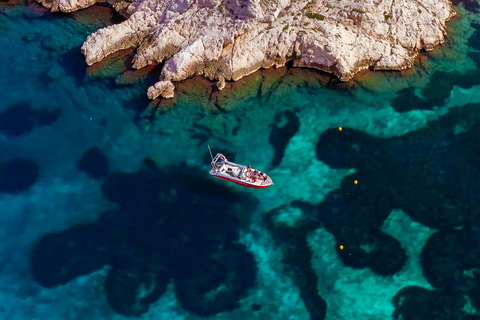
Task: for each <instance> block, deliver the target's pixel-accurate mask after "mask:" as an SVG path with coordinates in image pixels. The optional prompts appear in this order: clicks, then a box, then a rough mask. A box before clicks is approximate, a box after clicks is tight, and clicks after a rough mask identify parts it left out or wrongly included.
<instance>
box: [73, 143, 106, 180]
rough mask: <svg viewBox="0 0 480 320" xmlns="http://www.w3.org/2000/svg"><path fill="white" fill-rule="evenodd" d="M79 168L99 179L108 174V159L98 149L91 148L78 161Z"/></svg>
mask: <svg viewBox="0 0 480 320" xmlns="http://www.w3.org/2000/svg"><path fill="white" fill-rule="evenodd" d="M77 167H78V169H79V170H80V171H84V172H86V173H87V174H88V175H89V176H90V177H92V178H94V179H99V178H102V177H105V176H106V175H107V174H108V171H109V169H108V167H109V165H108V159H107V157H106V156H105V155H104V154H103V152H102V150H100V149H99V148H98V147H91V148H90V149H88V150H87V151H85V153H84V154H83V155H82V157H81V158H80V160H78V163H77Z"/></svg>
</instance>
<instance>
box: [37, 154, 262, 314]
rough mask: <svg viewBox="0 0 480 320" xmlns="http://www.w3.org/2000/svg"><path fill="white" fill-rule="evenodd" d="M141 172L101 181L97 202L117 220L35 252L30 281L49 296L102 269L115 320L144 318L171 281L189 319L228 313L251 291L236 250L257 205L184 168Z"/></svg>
mask: <svg viewBox="0 0 480 320" xmlns="http://www.w3.org/2000/svg"><path fill="white" fill-rule="evenodd" d="M144 165H145V166H144V167H143V168H142V169H140V170H139V171H137V172H135V173H114V174H110V175H108V176H107V178H106V181H105V182H104V184H103V185H102V192H103V194H104V195H105V197H106V198H107V199H109V200H110V201H112V202H113V203H116V204H117V205H118V207H119V209H118V210H116V211H110V212H104V213H103V214H102V216H101V217H100V219H98V220H97V221H96V222H93V223H89V224H86V225H78V226H74V227H71V228H70V229H68V230H64V231H60V232H57V233H50V234H47V235H45V236H43V237H42V238H41V239H40V240H39V241H38V242H37V243H36V245H35V246H34V248H33V251H32V255H31V259H30V262H31V267H32V273H33V276H34V279H35V280H36V281H37V282H38V283H39V284H40V285H42V286H44V287H48V288H51V287H56V286H58V285H62V284H65V283H68V282H69V281H71V280H73V279H75V278H76V277H79V276H81V275H85V274H89V273H91V272H93V271H96V270H99V269H101V268H103V267H104V266H105V265H108V266H110V269H109V271H108V275H107V277H106V279H105V283H104V290H105V294H106V297H107V301H108V302H109V304H110V306H111V307H112V308H113V310H115V311H116V312H117V313H120V314H123V315H126V316H139V315H141V314H143V313H144V312H146V311H147V310H148V308H149V306H150V304H152V303H153V302H155V301H157V300H158V299H159V298H160V296H162V294H163V293H164V292H165V290H166V287H167V284H168V283H170V282H171V281H172V280H173V283H174V291H175V295H176V297H177V298H178V300H179V302H180V304H181V305H182V307H183V308H184V309H185V310H187V311H189V312H191V313H194V314H197V315H200V316H211V315H214V314H217V313H219V312H223V311H229V310H233V309H235V308H236V307H237V303H238V301H239V299H241V298H242V297H243V296H245V295H246V294H247V290H248V289H250V288H252V287H253V286H254V285H255V277H256V271H257V265H256V262H255V259H254V257H253V255H252V253H250V252H249V251H248V250H247V248H246V247H245V246H244V245H242V244H238V243H237V242H238V238H239V235H238V231H239V229H240V228H242V226H243V224H242V221H241V219H245V217H247V216H248V214H249V213H251V212H253V210H254V209H255V207H256V205H257V201H256V200H255V199H254V198H253V197H252V196H249V195H248V194H242V193H238V192H235V191H231V190H230V189H225V188H224V187H223V186H222V185H221V184H219V183H217V182H216V181H213V180H211V179H209V178H208V177H205V175H204V174H203V173H201V170H199V169H198V168H194V167H191V166H188V165H187V164H185V163H183V164H181V165H179V166H172V167H167V168H159V169H156V165H155V163H153V161H152V160H150V159H148V160H146V161H145V163H144ZM199 172H200V173H199ZM205 194H208V195H209V196H208V197H206V196H204V195H205ZM186 199H187V201H186ZM240 217H241V219H240Z"/></svg>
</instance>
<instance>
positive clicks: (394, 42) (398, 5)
mask: <svg viewBox="0 0 480 320" xmlns="http://www.w3.org/2000/svg"><path fill="white" fill-rule="evenodd" d="M38 1H39V2H41V3H42V4H43V5H45V6H46V7H48V8H50V9H51V10H52V11H64V12H71V11H74V10H78V9H82V8H85V7H88V6H90V5H92V4H94V3H96V2H97V1H98V0H52V1H50V0H48V1H47V0H38ZM111 3H112V5H113V7H114V8H117V9H118V10H124V9H125V8H127V9H126V12H125V15H126V16H127V17H128V18H127V20H126V21H124V22H122V23H119V24H117V25H112V26H109V27H106V28H103V29H100V30H98V31H97V32H95V33H93V34H91V35H90V36H89V37H88V38H87V40H86V42H85V43H84V44H83V46H82V52H83V53H84V55H85V60H86V62H87V64H88V65H92V64H94V63H96V62H99V61H101V60H102V59H104V58H105V57H106V56H107V55H109V54H111V53H114V52H117V51H119V50H122V49H127V48H130V47H135V48H137V51H136V54H135V57H134V60H133V67H134V68H137V69H138V68H142V67H145V66H147V65H150V64H153V63H159V62H162V61H165V64H164V66H163V70H162V73H161V75H160V81H159V82H157V83H156V84H154V85H153V86H151V87H150V88H149V89H148V96H149V98H151V99H154V98H156V97H158V96H160V95H162V96H163V97H173V94H174V85H173V83H172V82H175V81H180V80H184V79H187V78H189V77H191V76H193V75H197V74H201V75H204V76H205V77H207V78H209V79H212V80H218V83H217V86H218V88H219V89H222V88H223V87H224V86H225V81H226V80H238V79H240V78H241V77H243V76H245V75H248V74H250V73H252V72H254V71H256V70H258V69H260V68H268V67H271V66H283V65H284V64H285V63H286V62H287V61H293V64H294V66H301V67H312V68H316V69H320V70H324V71H327V72H332V73H334V74H335V75H337V76H338V77H339V78H340V79H341V80H344V81H346V80H349V79H351V78H352V77H353V76H354V74H355V73H356V72H358V71H359V70H361V69H365V68H368V67H373V68H375V69H395V70H401V69H404V68H407V67H409V66H411V65H412V63H413V60H414V58H415V56H416V55H417V54H418V52H419V51H420V50H422V49H426V50H430V49H432V48H433V47H434V46H436V45H438V44H439V43H442V42H443V41H444V37H445V35H446V27H445V23H446V21H447V20H449V19H450V18H451V17H452V16H453V15H454V14H455V12H454V11H453V9H452V5H451V2H450V1H448V0H438V1H433V0H421V1H412V0H397V1H392V0H385V1H380V2H378V1H373V0H368V1H361V2H359V1H355V0H346V1H342V2H338V1H333V0H318V1H315V0H314V1H308V0H300V1H291V0H275V1H268V2H264V1H260V0H254V1H230V0H224V1H222V0H137V1H134V2H133V3H131V4H129V2H126V1H115V0H113V1H111Z"/></svg>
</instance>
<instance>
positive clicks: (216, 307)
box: [0, 1, 480, 320]
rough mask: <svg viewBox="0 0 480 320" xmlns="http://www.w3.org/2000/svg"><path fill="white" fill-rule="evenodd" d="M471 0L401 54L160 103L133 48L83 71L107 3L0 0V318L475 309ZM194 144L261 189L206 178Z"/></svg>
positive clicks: (201, 89)
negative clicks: (253, 174)
mask: <svg viewBox="0 0 480 320" xmlns="http://www.w3.org/2000/svg"><path fill="white" fill-rule="evenodd" d="M475 3H476V2H474V1H473V2H465V4H462V3H456V5H458V7H457V9H458V11H459V12H460V13H461V14H460V16H459V17H457V18H455V19H453V20H452V21H450V22H449V24H448V26H449V36H448V38H447V42H446V43H445V44H444V45H442V46H440V48H437V49H436V50H434V51H433V52H430V53H422V55H421V56H420V57H419V58H418V61H417V63H416V65H415V67H414V68H412V69H411V70H407V71H404V72H378V71H366V72H364V73H362V74H360V75H358V76H357V77H356V78H355V79H354V80H353V81H351V82H349V83H340V82H338V81H337V80H336V79H335V78H334V77H332V76H330V75H327V74H323V73H320V72H316V71H309V70H304V69H296V68H291V67H284V68H279V69H276V70H262V71H259V72H257V73H254V74H252V75H250V76H248V77H245V78H244V79H241V80H240V81H238V82H236V83H228V84H227V87H226V88H225V89H224V90H223V91H221V92H218V91H216V90H215V89H214V87H213V83H210V82H208V81H206V80H205V79H202V78H200V77H197V78H195V79H191V80H187V81H185V82H183V83H180V84H178V85H177V90H176V97H175V99H173V100H169V101H166V100H164V101H148V99H147V98H146V90H147V88H148V86H149V85H151V84H152V83H154V82H155V81H156V79H157V77H158V74H159V67H157V68H154V69H152V70H151V71H150V73H148V74H147V73H146V72H143V71H141V72H137V73H132V71H131V70H127V69H128V65H129V61H130V60H131V52H129V51H126V52H123V53H122V54H120V55H116V56H114V57H111V58H109V59H107V61H106V62H104V63H102V64H101V65H98V66H94V67H89V68H87V67H86V65H85V63H84V60H83V56H82V54H81V52H80V46H81V45H82V43H83V41H85V38H86V37H87V36H88V34H89V33H91V32H93V31H95V30H97V29H98V28H99V27H101V26H104V25H107V24H110V23H112V22H118V19H119V17H117V16H116V15H114V14H112V13H111V12H110V9H108V6H96V7H95V8H93V9H88V10H90V11H88V10H86V11H82V12H80V13H78V14H72V15H63V14H50V13H48V12H46V11H45V10H42V9H41V8H40V7H39V6H38V5H35V4H28V5H23V4H20V5H7V4H4V3H0V48H2V50H1V51H0V61H2V62H1V63H0V101H1V102H0V150H1V152H0V208H1V209H0V212H1V215H0V217H1V220H0V222H1V223H0V225H1V228H0V237H1V238H0V240H1V245H0V257H1V262H0V301H1V302H2V303H1V304H0V305H1V307H0V317H2V319H3V318H4V319H22V318H25V319H100V318H104V319H123V318H126V317H132V316H133V317H138V318H145V319H167V318H168V319H176V318H178V319H199V318H203V317H211V318H217V319H315V320H316V319H355V320H358V319H390V318H392V319H469V320H470V319H480V294H479V293H480V273H479V270H480V258H479V257H480V230H479V228H480V203H479V202H480V200H479V199H480V198H479V196H478V195H479V194H480V160H479V156H478V155H479V153H480V73H479V67H480V18H479V16H478V14H477V13H476V10H478V8H477V6H476V5H475ZM464 6H465V8H467V9H468V10H465V9H464ZM93 14H95V18H91V19H86V18H85V17H86V16H89V15H90V16H92V15H93ZM144 71H145V70H144ZM136 78H138V80H137V81H133V80H132V79H136ZM340 127H341V129H340ZM207 145H210V146H211V147H212V149H213V151H214V152H223V153H224V154H226V155H227V156H228V158H229V159H231V160H235V161H236V162H239V163H243V164H252V166H254V167H256V168H259V169H261V170H265V171H267V173H268V174H269V175H270V176H271V177H272V179H273V180H274V182H275V185H274V186H273V187H270V188H267V189H264V190H250V189H245V188H243V187H240V186H237V185H232V184H228V183H226V182H224V181H219V180H215V179H214V178H213V177H210V175H209V174H208V170H209V162H210V161H209V158H210V156H209V154H208V149H207Z"/></svg>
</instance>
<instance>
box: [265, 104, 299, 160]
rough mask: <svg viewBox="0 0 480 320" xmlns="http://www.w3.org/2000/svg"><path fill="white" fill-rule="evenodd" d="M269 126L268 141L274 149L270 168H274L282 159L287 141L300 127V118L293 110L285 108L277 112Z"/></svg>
mask: <svg viewBox="0 0 480 320" xmlns="http://www.w3.org/2000/svg"><path fill="white" fill-rule="evenodd" d="M271 126H272V130H271V131H270V136H269V142H270V144H271V145H272V146H273V148H274V150H275V154H274V156H273V159H272V165H271V168H275V167H277V166H278V165H279V164H280V162H281V161H282V159H283V155H284V153H285V148H286V147H287V144H288V142H289V141H290V139H291V138H292V137H293V136H294V135H295V134H296V133H297V131H298V129H299V128H300V120H299V119H298V117H297V116H296V115H295V113H294V112H293V111H290V110H287V111H283V112H279V113H277V114H276V115H275V121H274V123H273V124H272V125H271Z"/></svg>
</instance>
